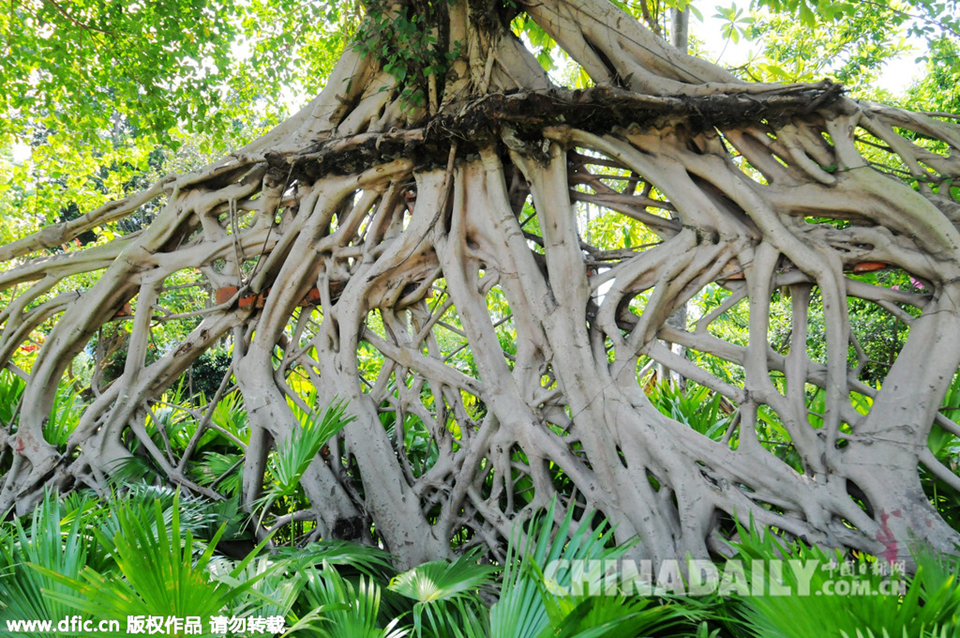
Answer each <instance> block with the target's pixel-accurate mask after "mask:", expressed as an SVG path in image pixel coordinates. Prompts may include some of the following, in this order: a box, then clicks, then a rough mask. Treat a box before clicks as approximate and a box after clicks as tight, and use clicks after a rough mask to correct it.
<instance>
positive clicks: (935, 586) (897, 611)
mask: <svg viewBox="0 0 960 638" xmlns="http://www.w3.org/2000/svg"><path fill="white" fill-rule="evenodd" d="M738 531H739V532H740V541H739V542H738V543H737V544H736V547H737V557H738V558H742V559H746V560H747V565H750V567H747V566H745V567H744V575H745V576H746V578H747V581H749V582H750V584H751V588H752V585H753V580H754V579H755V578H758V577H759V578H762V579H764V580H765V581H766V585H761V587H770V586H771V582H772V581H774V580H775V579H776V578H778V575H775V574H774V573H773V572H770V571H765V570H766V567H765V568H764V569H762V570H759V571H755V570H754V569H753V567H752V565H753V561H765V562H763V563H762V564H765V565H768V564H770V561H775V560H783V561H790V560H794V561H799V562H800V564H802V565H803V568H802V571H804V572H805V573H806V572H809V573H811V574H812V576H811V579H810V581H809V587H810V589H809V590H806V589H805V585H806V583H804V587H801V582H800V580H799V578H798V577H797V574H796V571H795V570H793V569H788V568H784V569H783V570H782V577H783V582H782V585H783V586H784V587H789V588H790V591H792V592H797V594H798V595H792V596H789V595H775V593H774V594H772V595H771V594H768V595H764V596H755V595H745V596H743V597H742V614H743V617H744V620H745V621H746V624H747V626H748V627H749V628H750V630H751V631H752V632H753V633H754V634H756V635H758V636H765V637H770V638H806V637H808V636H849V637H851V638H852V637H853V636H858V635H869V632H872V635H875V636H883V635H889V636H901V635H902V636H919V635H921V633H922V632H924V631H933V632H938V631H940V629H941V628H942V627H947V626H950V627H952V628H955V626H956V617H957V614H958V612H960V587H958V586H957V582H956V578H957V577H956V573H957V568H958V566H960V565H958V564H957V559H956V557H950V558H946V557H938V556H933V555H930V554H927V553H923V552H921V553H918V554H917V555H916V558H917V561H918V567H917V570H916V572H915V573H914V574H913V575H912V576H909V577H906V576H903V578H906V588H905V591H906V593H905V594H904V595H903V596H898V595H896V593H895V592H896V588H895V587H891V588H890V589H884V587H887V586H888V585H889V581H890V576H887V575H884V574H882V573H881V572H878V571H877V570H876V569H875V566H876V565H877V564H878V560H877V559H873V557H869V558H868V557H865V556H862V555H858V556H854V557H850V556H845V555H844V554H843V553H842V552H840V551H834V552H827V551H824V550H822V549H819V548H817V547H815V546H808V545H806V544H804V543H802V542H800V541H793V542H787V541H784V540H780V539H777V537H776V536H774V535H773V534H772V533H770V532H769V531H757V530H753V529H751V530H748V529H746V528H744V527H742V526H738ZM841 564H845V565H847V568H846V569H847V570H848V571H843V570H841V569H840V565H841ZM828 565H834V566H836V569H834V570H831V571H828V570H826V569H822V568H823V567H825V566H828ZM897 578H898V576H893V579H894V583H896V580H897ZM839 583H845V584H846V587H845V588H844V586H843V585H841V584H839ZM854 583H856V584H857V586H858V587H862V588H863V589H861V590H860V591H868V592H871V594H873V595H869V594H868V595H854V596H838V595H833V596H831V595H813V594H816V593H818V592H819V593H823V592H829V591H858V590H857V588H856V587H855V586H854ZM827 584H829V585H830V586H831V587H832V588H833V590H831V589H827V588H826V587H825V585H827ZM878 592H892V593H889V594H888V595H882V594H881V595H877V593H878Z"/></svg>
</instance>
